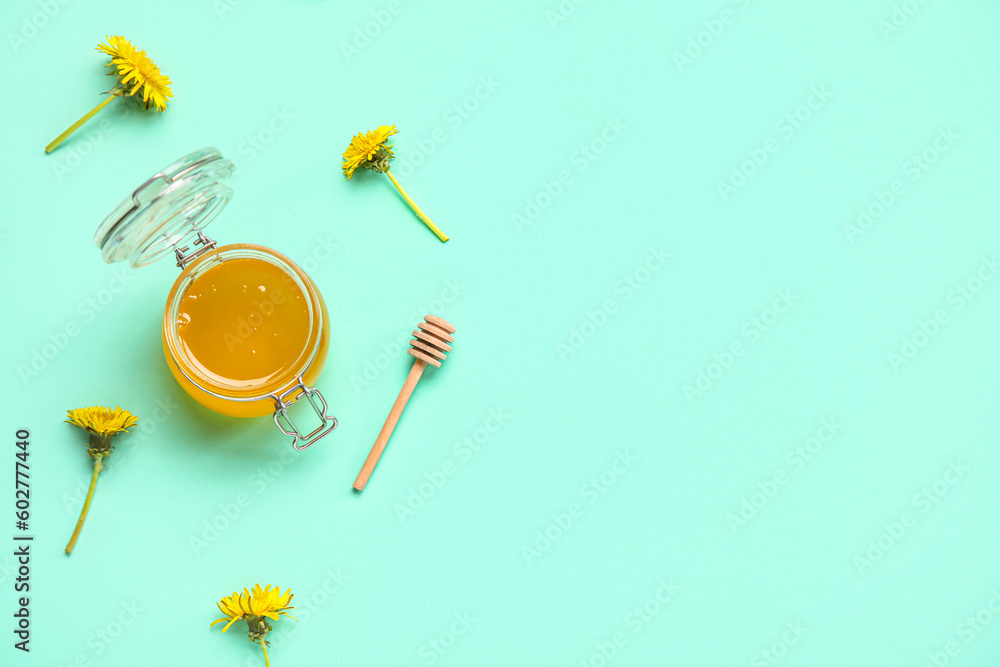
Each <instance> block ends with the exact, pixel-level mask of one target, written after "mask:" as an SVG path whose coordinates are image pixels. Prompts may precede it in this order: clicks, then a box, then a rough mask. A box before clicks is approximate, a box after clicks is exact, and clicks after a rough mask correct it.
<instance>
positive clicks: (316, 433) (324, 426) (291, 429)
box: [268, 375, 337, 451]
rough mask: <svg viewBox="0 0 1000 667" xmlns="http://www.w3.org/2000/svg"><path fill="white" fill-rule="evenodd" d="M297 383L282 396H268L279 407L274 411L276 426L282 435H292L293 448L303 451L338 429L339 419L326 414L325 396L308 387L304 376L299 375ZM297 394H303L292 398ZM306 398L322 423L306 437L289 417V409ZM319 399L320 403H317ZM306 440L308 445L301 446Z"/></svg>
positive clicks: (317, 390)
mask: <svg viewBox="0 0 1000 667" xmlns="http://www.w3.org/2000/svg"><path fill="white" fill-rule="evenodd" d="M295 380H296V383H295V384H294V385H293V386H292V387H291V388H290V389H288V390H286V391H284V392H282V393H280V394H268V396H269V397H270V398H272V399H274V402H275V404H276V405H277V407H275V409H274V424H275V426H277V427H278V428H279V429H280V430H281V432H282V433H284V434H285V435H290V436H292V438H294V439H293V440H292V447H294V448H295V449H297V450H299V451H302V450H303V449H305V448H306V447H309V446H310V445H313V444H315V443H316V442H317V441H319V440H320V439H321V438H323V437H325V436H327V435H329V434H330V433H332V432H333V430H334V429H335V428H337V418H336V417H332V416H330V415H328V414H326V411H327V405H326V399H325V398H323V394H321V393H320V391H319V389H316V388H315V387H307V386H306V384H305V382H303V381H302V376H301V375H299V376H297V377H296V378H295ZM295 392H301V393H299V395H298V396H296V397H294V398H291V396H292V395H293V394H294V393H295ZM303 396H305V397H306V400H308V401H309V405H311V406H312V409H313V410H314V411H315V412H316V415H317V416H319V418H320V420H321V423H320V425H319V426H317V427H316V428H315V429H314V430H313V431H311V432H310V433H307V434H305V435H303V434H302V431H300V430H299V429H298V427H297V426H296V425H295V423H294V422H293V421H292V420H291V418H290V417H289V416H288V408H289V407H290V406H291V405H292V404H293V403H295V402H296V401H297V400H299V399H300V398H302V397H303ZM317 399H318V402H317ZM303 439H304V440H305V441H306V443H305V444H304V445H302V446H301V447H300V446H299V440H303Z"/></svg>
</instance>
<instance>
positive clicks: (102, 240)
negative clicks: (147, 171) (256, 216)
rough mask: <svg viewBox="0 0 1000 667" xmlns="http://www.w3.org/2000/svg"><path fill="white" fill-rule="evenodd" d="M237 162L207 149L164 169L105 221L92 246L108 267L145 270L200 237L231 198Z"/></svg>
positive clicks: (185, 157) (213, 149)
mask: <svg viewBox="0 0 1000 667" xmlns="http://www.w3.org/2000/svg"><path fill="white" fill-rule="evenodd" d="M233 168H234V165H233V162H232V161H231V160H228V159H226V158H224V157H222V154H221V153H219V150H218V149H217V148H211V147H209V148H203V149H201V150H199V151H195V152H193V153H190V154H188V155H186V156H184V157H182V158H181V159H180V160H177V161H176V162H174V163H173V164H171V165H170V166H168V167H165V168H163V169H161V170H160V171H158V172H157V173H156V174H154V175H153V176H151V177H150V178H149V179H148V180H147V181H146V182H145V183H143V184H142V185H140V186H139V187H138V188H136V189H135V191H134V192H133V193H132V194H131V196H129V197H126V198H125V199H124V200H123V201H122V203H121V204H119V205H118V207H117V208H115V210H114V211H112V212H111V213H110V214H109V215H108V217H106V218H105V219H104V222H102V223H101V226H100V227H99V228H98V229H97V233H96V234H95V235H94V243H96V244H97V247H98V248H100V249H101V256H102V257H103V258H104V261H105V262H107V263H108V264H110V263H112V262H120V261H122V260H125V259H127V260H128V261H129V264H131V265H132V266H133V267H139V266H146V265H147V264H151V263H152V262H155V261H156V260H158V259H160V258H161V257H163V256H164V255H166V254H169V253H171V252H173V251H174V250H177V249H178V248H180V247H181V246H182V244H183V243H184V242H185V241H187V240H188V239H193V238H196V237H198V235H199V233H200V231H201V229H203V228H204V227H205V226H206V225H208V223H210V222H211V221H212V220H213V219H214V218H215V216H217V215H218V214H219V211H221V210H222V208H223V207H224V206H225V205H226V204H228V203H229V200H230V199H231V198H232V196H233V191H232V188H230V187H229V177H230V176H232V174H233Z"/></svg>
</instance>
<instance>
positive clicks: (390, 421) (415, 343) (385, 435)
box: [354, 315, 455, 491]
mask: <svg viewBox="0 0 1000 667" xmlns="http://www.w3.org/2000/svg"><path fill="white" fill-rule="evenodd" d="M453 333H455V327H453V326H452V325H450V324H449V323H448V322H446V321H444V320H442V319H441V318H440V317H434V316H433V315H427V316H426V317H424V321H423V322H421V323H419V324H418V325H417V329H416V330H414V332H413V340H411V341H410V349H409V350H407V352H408V353H410V354H411V355H413V356H414V357H416V359H415V360H414V361H413V368H411V369H410V374H409V375H407V376H406V382H404V383H403V388H402V389H400V390H399V396H397V397H396V402H395V403H393V404H392V410H389V416H388V417H387V418H386V420H385V424H384V425H383V426H382V430H381V431H379V434H378V438H376V439H375V444H374V445H372V450H371V451H370V452H369V453H368V458H367V459H365V464H364V465H363V466H361V472H359V473H358V478H357V479H356V480H354V488H355V489H357V490H358V491H364V489H365V485H366V484H368V478H369V477H371V476H372V472H374V470H375V466H376V465H377V464H378V459H379V457H380V456H382V452H383V451H384V450H385V446H386V445H387V444H388V443H389V438H390V437H391V436H392V430H393V429H394V428H396V422H398V421H399V418H400V417H401V416H402V414H403V408H405V407H406V402H407V401H409V400H410V394H412V393H413V389H414V387H416V386H417V381H419V380H420V376H421V375H423V373H424V369H425V368H427V364H431V365H432V366H437V367H438V368H440V367H441V362H442V361H444V359H445V357H447V356H448V353H449V352H451V345H449V343H453V342H455V339H454V338H452V336H451V334H453Z"/></svg>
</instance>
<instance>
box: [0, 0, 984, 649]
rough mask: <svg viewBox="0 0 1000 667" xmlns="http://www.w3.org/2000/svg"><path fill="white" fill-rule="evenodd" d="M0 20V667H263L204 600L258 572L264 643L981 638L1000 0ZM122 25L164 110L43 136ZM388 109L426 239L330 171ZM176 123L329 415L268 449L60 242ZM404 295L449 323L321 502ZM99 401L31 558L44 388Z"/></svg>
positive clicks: (42, 477)
mask: <svg viewBox="0 0 1000 667" xmlns="http://www.w3.org/2000/svg"><path fill="white" fill-rule="evenodd" d="M0 25H2V26H3V30H2V35H3V44H2V46H0V51H2V52H3V57H2V72H0V82H2V87H3V90H4V91H5V97H4V99H5V104H4V112H3V118H4V123H3V129H2V138H0V152H2V157H3V160H2V165H3V166H2V169H3V173H2V178H0V196H2V199H0V201H2V202H3V205H4V215H3V216H2V223H0V265H2V267H3V269H2V270H3V284H4V286H5V289H4V300H3V304H4V317H3V318H2V324H0V336H2V339H3V341H4V344H3V366H2V371H3V373H4V380H3V382H2V385H0V387H2V392H3V394H2V398H3V404H4V406H5V409H4V419H3V431H2V432H3V438H4V440H5V441H6V443H7V444H6V445H5V447H4V448H3V451H4V452H6V454H5V457H4V458H5V459H6V462H5V463H4V464H3V465H4V466H6V468H5V472H4V474H3V475H2V476H0V477H2V479H3V480H4V481H3V482H2V484H0V497H2V498H3V503H4V509H3V512H2V514H3V516H6V517H7V518H8V521H9V523H5V524H4V525H5V528H3V529H2V530H0V539H2V540H10V538H11V537H12V536H13V534H14V533H15V532H16V531H15V530H14V526H13V523H14V519H13V516H12V515H13V504H14V499H13V489H12V481H13V480H12V477H13V475H12V473H11V468H13V466H14V453H15V451H16V450H15V449H14V446H13V441H14V433H15V431H16V429H18V428H28V429H30V431H31V449H30V452H31V455H30V464H31V475H32V477H31V491H32V496H31V499H32V517H31V530H30V531H29V532H30V534H32V535H34V537H35V539H34V542H33V543H32V547H31V548H32V561H31V568H32V569H31V602H30V609H31V613H32V616H31V619H32V626H31V627H32V636H31V649H32V651H31V653H30V654H27V655H26V654H23V653H22V652H20V651H15V650H14V648H13V643H14V637H13V635H12V634H11V633H10V631H9V630H7V631H5V633H4V637H6V639H5V640H4V642H3V645H2V647H0V656H2V657H0V662H2V663H3V664H37V665H54V666H60V665H62V666H65V665H81V666H83V665H135V664H142V665H150V666H155V665H172V664H177V662H178V661H181V660H183V661H186V662H189V663H191V664H199V665H201V664H213V665H224V666H227V667H228V666H230V665H231V666H233V667H236V666H240V665H255V664H262V661H261V660H260V652H259V648H258V647H255V646H253V645H251V644H250V643H249V642H247V641H246V638H245V634H243V630H242V627H243V626H242V624H240V625H238V626H234V630H232V631H230V632H229V633H227V634H225V635H223V634H222V633H221V632H220V631H219V628H218V627H216V628H213V629H209V623H210V622H211V621H212V620H214V619H215V618H217V617H218V613H217V610H216V608H215V602H216V601H217V600H218V599H219V598H220V597H221V596H223V595H226V594H229V593H231V592H232V591H234V590H237V589H240V590H241V589H242V588H243V587H244V586H251V585H252V584H253V583H255V582H260V583H262V584H266V583H272V584H278V585H280V586H282V587H289V586H290V587H291V588H292V590H293V591H294V593H295V601H294V604H295V606H296V607H297V615H298V618H299V623H298V624H296V623H294V622H292V621H289V620H287V619H286V620H283V621H281V622H280V623H279V624H278V625H277V629H276V630H275V632H274V633H272V635H271V636H270V638H271V640H272V642H273V647H272V650H271V657H272V664H273V665H275V667H280V666H289V665H317V664H323V665H326V664H338V665H339V664H343V665H403V666H409V665H431V664H439V665H512V664H527V665H574V666H576V665H592V666H594V667H599V666H600V665H604V664H614V665H666V664H671V665H674V664H676V665H751V667H758V666H760V665H775V664H780V665H782V666H786V665H787V666H788V667H792V666H794V665H810V666H824V665H877V666H882V665H912V666H914V667H916V666H921V665H933V664H938V665H941V664H949V665H959V666H963V667H972V666H975V665H996V664H998V661H1000V619H998V618H997V616H996V614H997V612H1000V593H998V592H997V591H1000V568H998V562H1000V561H998V547H1000V523H998V522H997V521H996V519H995V515H996V511H997V507H998V506H1000V485H998V484H997V482H996V478H997V471H998V468H1000V454H998V451H997V430H998V426H1000V423H998V414H1000V413H998V410H997V407H996V385H997V374H998V372H1000V354H998V348H997V346H996V335H997V327H998V325H1000V314H998V310H997V308H998V305H1000V280H996V279H995V278H996V275H995V271H996V269H995V268H994V263H995V262H996V257H997V252H998V245H1000V243H998V242H1000V239H998V232H997V229H996V223H997V210H998V203H1000V202H998V194H997V193H998V189H997V173H998V172H997V156H998V155H1000V130H998V125H997V108H998V104H1000V93H998V92H997V87H996V81H997V75H998V73H1000V55H998V50H997V46H996V45H997V34H998V29H1000V6H998V5H997V4H996V3H994V2H987V1H986V0H967V1H965V2H954V3H944V2H917V0H906V1H900V2H895V3H893V2H860V1H857V0H853V1H848V2H841V3H823V4H822V5H820V4H819V3H776V2H759V1H757V0H752V1H747V0H740V1H738V2H719V3H696V2H678V3H653V2H646V3H625V4H616V3H610V2H597V1H596V0H594V1H591V2H580V3H579V4H574V3H573V0H564V1H563V2H561V3H559V2H556V1H555V0H550V1H549V2H537V3H531V2H508V3H471V4H470V3H458V2H445V3H436V4H435V3H414V2H410V1H409V0H392V2H389V1H387V0H375V1H372V0H364V1H363V2H355V3H335V2H317V1H315V0H313V1H308V2H305V1H302V0H295V1H292V2H283V3H261V2H237V1H236V0H217V1H215V2H193V1H190V0H182V1H178V2H173V3H168V4H163V3H137V2H130V3H125V2H89V3H87V2H59V1H58V0H43V1H38V0H36V1H29V2H22V1H20V0H18V1H16V2H5V3H3V6H2V8H0ZM366 30H367V31H368V33H369V36H365V31H366ZM115 33H117V34H122V35H124V36H126V37H127V38H129V39H131V40H133V42H134V43H135V44H137V45H138V46H139V47H141V48H143V49H146V50H148V52H149V54H150V56H151V57H152V58H153V59H154V60H155V61H156V63H157V64H158V65H159V66H160V67H161V68H162V70H163V71H164V72H165V73H166V74H168V75H169V76H170V77H171V79H172V80H173V82H174V85H173V90H174V94H175V97H174V99H173V100H171V101H170V103H169V108H168V109H167V111H166V112H165V113H163V114H158V113H153V112H149V113H147V112H141V111H138V110H136V109H134V108H132V107H130V106H129V105H127V104H124V103H119V102H115V103H114V104H112V105H111V106H109V107H108V108H107V109H105V110H104V111H102V112H101V113H100V114H98V115H97V116H96V117H95V118H94V119H93V120H91V121H90V122H89V123H88V124H87V125H86V126H84V128H83V129H82V130H81V131H79V132H77V133H76V135H74V136H73V137H72V138H70V139H69V140H67V141H66V143H64V144H63V146H61V147H60V148H59V149H58V150H57V151H55V152H54V153H53V154H51V155H45V154H44V153H43V151H42V148H43V146H44V145H45V144H46V143H47V142H48V141H50V140H51V139H53V138H54V137H55V136H56V135H57V134H58V133H59V132H60V131H62V129H63V128H65V127H66V126H67V125H69V124H70V123H71V122H73V121H74V120H75V119H76V118H78V117H79V116H80V115H82V114H83V113H84V112H86V111H87V110H88V109H89V108H90V107H91V106H92V105H93V104H95V103H97V102H98V101H99V100H100V97H99V93H100V92H101V91H103V90H107V89H108V88H109V87H110V79H109V78H108V77H105V76H104V75H103V65H104V63H105V62H106V58H105V57H104V56H103V55H101V54H100V53H98V52H97V51H95V50H94V46H96V44H97V43H98V42H100V41H103V39H104V36H105V35H106V34H115ZM365 39H367V40H368V41H367V42H366V41H365ZM699 42H700V46H699ZM352 49H353V50H352ZM456 105H457V109H456ZM810 105H811V106H810ZM382 123H386V124H390V123H395V124H396V125H397V126H398V127H399V129H400V133H399V135H398V136H396V137H395V147H396V152H397V155H398V156H399V159H397V161H396V162H395V163H394V166H393V171H394V172H395V173H397V174H398V176H399V178H400V180H401V182H402V183H403V185H404V186H405V187H406V188H407V189H408V191H409V192H410V194H411V195H413V197H414V198H415V199H416V201H417V202H418V203H419V204H420V205H421V206H422V207H423V208H424V210H426V211H427V212H428V214H429V215H430V216H431V218H432V219H433V220H434V221H435V222H437V223H438V224H439V225H440V226H441V227H442V228H443V229H444V230H445V231H446V232H447V233H448V234H450V235H451V237H452V240H451V241H450V242H449V243H448V244H446V245H445V244H441V243H439V242H438V241H437V240H436V239H435V238H434V237H433V235H432V234H431V233H430V232H429V231H427V229H425V228H424V226H423V225H422V224H421V223H420V222H419V221H418V220H417V219H416V218H415V216H414V215H412V213H411V212H410V210H409V209H408V208H407V206H406V205H405V203H404V202H403V201H402V200H401V198H400V197H399V196H398V195H397V193H396V191H395V189H394V188H393V187H392V186H391V184H390V183H389V182H388V180H387V179H386V178H385V177H384V176H380V175H377V174H373V173H368V172H366V173H361V174H358V175H357V176H356V177H355V178H354V179H352V181H351V182H347V181H345V180H344V178H343V177H342V176H341V174H340V167H339V165H340V154H341V152H342V151H343V150H344V148H345V147H346V145H347V143H348V141H349V139H350V137H351V136H352V135H353V134H355V133H356V132H359V131H362V130H368V129H372V128H374V127H375V126H376V125H378V124H382ZM209 145H211V146H217V147H218V148H219V149H220V150H221V151H222V152H223V154H224V155H226V156H227V157H229V158H231V159H233V160H234V161H235V162H236V163H237V165H238V166H239V172H238V173H237V174H236V176H235V177H234V179H233V188H234V190H235V197H234V199H233V201H232V203H231V204H230V205H229V206H228V208H227V209H226V210H225V211H224V212H223V214H222V215H221V217H219V218H218V219H217V220H216V221H215V222H214V223H213V225H212V226H211V228H210V230H211V234H212V236H214V237H216V238H218V239H220V240H221V241H223V242H254V243H260V244H264V245H268V246H271V247H273V248H275V249H277V250H279V251H281V252H284V253H285V254H287V255H288V256H290V257H291V258H293V259H295V260H296V261H298V262H299V263H300V264H301V265H302V266H303V267H305V268H306V269H307V270H308V271H309V273H310V275H311V276H312V277H313V279H314V280H315V282H316V283H317V284H318V286H319V287H320V289H321V290H322V292H323V293H324V295H325V297H326V300H327V303H328V304H329V308H330V313H331V318H332V327H333V337H334V342H333V346H332V349H331V356H330V359H329V362H328V365H327V368H326V370H325V373H324V375H323V377H322V378H321V380H320V383H319V386H320V387H321V389H322V391H323V393H324V394H325V396H326V397H327V399H328V401H329V402H330V405H331V411H332V412H333V413H334V414H336V415H337V416H338V417H339V419H340V427H339V429H338V430H337V431H336V433H335V434H334V435H332V436H330V437H329V438H328V439H326V440H324V441H322V442H321V443H320V444H317V445H316V446H315V447H314V448H312V449H310V450H309V451H307V452H304V453H294V452H291V451H290V446H289V443H288V441H287V439H286V438H284V437H283V436H281V434H280V433H278V432H277V431H276V430H275V428H274V425H273V424H272V423H271V420H270V419H269V418H261V419H256V420H237V419H232V418H225V417H222V416H219V415H215V414H213V413H210V412H208V411H207V410H205V409H204V408H202V407H201V406H199V405H198V404H196V403H195V402H194V401H193V400H191V399H190V398H188V397H187V396H186V395H185V394H184V393H183V392H182V391H181V390H180V388H179V387H178V386H177V385H176V383H175V382H174V380H173V378H172V377H171V375H170V373H169V372H168V369H167V367H166V364H165V363H164V360H163V358H162V352H161V348H160V336H159V327H160V317H161V313H162V308H163V303H164V301H165V298H166V294H167V291H168V289H169V287H170V284H171V283H172V281H173V280H174V277H175V276H176V273H177V270H176V268H175V267H173V266H172V265H171V264H170V263H169V262H160V263H159V264H158V265H154V266H151V267H148V268H146V269H143V270H141V271H139V270H132V269H129V268H127V267H120V266H115V267H112V266H107V265H104V264H103V263H102V262H101V260H100V255H99V253H98V251H97V250H96V249H95V248H94V246H93V243H92V240H91V239H92V235H93V233H94V230H95V229H96V227H97V225H98V224H99V223H100V221H101V220H102V219H103V217H104V215H105V214H106V213H107V212H108V211H110V210H111V208H112V207H114V206H115V205H116V204H117V203H118V202H119V201H120V200H121V199H122V197H124V196H125V195H127V194H128V193H129V192H130V191H131V189H132V188H133V187H135V186H136V185H138V184H139V183H140V182H142V181H143V180H144V179H145V178H147V177H148V176H149V175H150V174H152V173H153V172H155V171H156V170H157V169H159V168H160V167H162V166H164V165H166V164H168V163H170V162H172V161H173V160H175V159H176V158H179V157H181V156H182V155H184V154H186V153H187V152H189V151H192V150H195V149H198V148H201V147H203V146H209ZM918 160H919V162H918ZM727 183H728V189H727V187H724V186H723V185H720V184H727ZM865 212H867V215H870V216H871V217H870V218H866V217H863V215H862V214H863V213H865ZM859 218H860V219H859ZM659 253H663V254H665V255H667V257H666V259H663V260H661V259H658V257H659V256H660V255H659ZM95 304H96V305H95ZM428 312H434V313H436V314H438V315H441V316H442V317H445V318H446V319H448V320H450V321H452V322H453V323H454V324H455V325H456V326H457V328H458V331H457V334H456V344H455V350H454V352H453V354H452V355H451V356H450V357H449V359H448V361H447V362H446V364H445V367H444V368H442V369H440V370H432V371H429V372H428V373H427V374H426V375H425V377H424V379H423V380H422V381H421V382H420V385H419V386H418V387H417V391H416V393H415V394H414V397H413V400H412V401H411V403H410V405H409V407H408V410H407V412H406V413H405V415H404V417H403V419H402V421H401V423H400V425H399V427H398V429H397V430H396V433H395V435H394V437H393V440H392V441H391V443H390V445H389V448H388V450H387V451H386V454H385V455H384V457H383V458H382V461H381V464H380V465H379V467H378V469H377V470H376V472H375V474H374V476H373V478H372V481H371V483H370V485H369V487H368V489H367V490H366V491H365V492H364V493H363V494H362V495H360V496H359V495H356V494H354V493H353V492H352V490H351V483H352V482H353V480H354V477H355V475H356V474H357V472H358V469H359V468H360V466H361V464H362V462H363V461H364V459H365V456H366V455H367V453H368V450H369V448H370V446H371V444H372V442H373V440H374V438H375V436H376V434H377V433H378V431H379V428H380V427H381V425H382V422H383V420H384V419H385V416H386V414H387V412H388V410H389V407H390V406H391V404H392V401H393V400H394V397H395V395H396V392H397V391H398V390H399V387H400V385H401V384H402V382H403V379H404V377H405V376H406V373H407V371H408V369H409V367H410V363H409V357H408V356H406V355H405V354H404V353H401V352H400V348H399V347H398V342H399V341H400V340H401V336H404V335H405V334H406V333H407V332H408V331H410V330H411V329H412V328H413V326H414V324H415V323H416V321H417V320H418V319H419V318H420V317H422V316H423V315H424V314H426V313H428ZM67 327H69V329H70V330H71V331H73V332H74V335H68V334H67V333H66V331H67ZM910 346H912V347H910ZM36 355H40V356H38V357H36ZM33 363H34V365H35V366H34V368H33V367H32V364H33ZM95 403H100V404H107V405H116V404H121V405H122V406H124V407H127V408H128V409H129V410H132V411H133V412H135V413H136V414H137V415H139V416H140V417H141V418H142V420H143V421H142V422H140V427H138V428H137V429H136V430H135V431H134V432H133V433H132V434H130V435H128V436H122V437H121V438H120V439H119V440H118V445H119V446H118V449H117V450H116V452H115V454H114V455H113V457H112V458H111V461H110V469H109V471H108V472H107V473H105V474H104V475H102V477H101V480H100V483H99V488H98V490H97V494H96V498H95V501H94V505H93V508H92V510H91V512H90V517H89V519H88V521H87V525H86V527H85V528H84V531H83V534H82V537H81V539H80V542H79V544H78V545H77V548H76V551H75V553H74V554H73V555H72V557H70V558H67V557H66V556H65V555H64V554H63V551H62V550H63V546H64V544H65V542H66V540H67V539H68V537H69V535H70V533H71V532H72V529H73V526H74V523H75V521H76V518H77V515H78V513H79V510H80V507H81V505H82V500H83V494H84V491H85V489H86V484H87V483H88V481H89V476H90V462H89V459H88V457H87V456H86V454H85V453H84V443H85V439H84V438H83V437H82V435H83V434H81V433H80V432H78V431H77V430H76V429H74V428H72V427H71V426H69V425H66V424H64V423H62V420H63V418H64V416H65V411H66V410H67V409H68V408H74V407H81V406H84V405H93V404H95ZM303 414H304V415H307V414H308V411H306V412H305V413H303ZM498 416H499V419H498ZM491 418H492V421H491ZM470 443H471V444H470ZM473 446H475V448H473ZM8 544H10V545H13V542H8ZM12 551H13V546H9V547H3V548H2V549H0V553H3V554H6V555H5V556H3V557H0V587H2V589H3V591H4V594H3V600H4V603H3V608H2V610H0V613H2V614H3V615H4V617H5V618H7V619H8V622H7V625H8V626H9V625H10V623H11V616H10V615H11V614H12V613H13V612H14V610H15V602H14V597H15V595H14V593H13V585H14V577H15V576H16V572H15V570H14V561H13V557H12V556H11V555H10V554H11V553H12ZM977 617H978V620H977Z"/></svg>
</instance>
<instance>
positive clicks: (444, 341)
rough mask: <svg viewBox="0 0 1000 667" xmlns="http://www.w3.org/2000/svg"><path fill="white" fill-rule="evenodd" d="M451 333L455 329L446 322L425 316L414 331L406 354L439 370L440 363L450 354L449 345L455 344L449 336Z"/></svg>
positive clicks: (431, 316)
mask: <svg viewBox="0 0 1000 667" xmlns="http://www.w3.org/2000/svg"><path fill="white" fill-rule="evenodd" d="M453 333H455V327H453V326H452V325H450V324H448V322H446V321H444V320H442V319H441V318H440V317H434V316H433V315H427V316H426V317H424V321H423V322H421V323H420V324H418V325H417V329H416V330H414V332H413V340H411V341H410V349H409V350H407V352H409V353H410V354H412V355H413V356H414V357H416V358H417V359H420V360H421V361H426V362H427V363H428V364H430V365H432V366H437V367H438V368H440V367H441V362H442V361H444V360H445V357H447V356H448V353H449V352H451V345H449V343H453V342H455V339H454V338H453V337H452V335H451V334H453Z"/></svg>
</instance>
